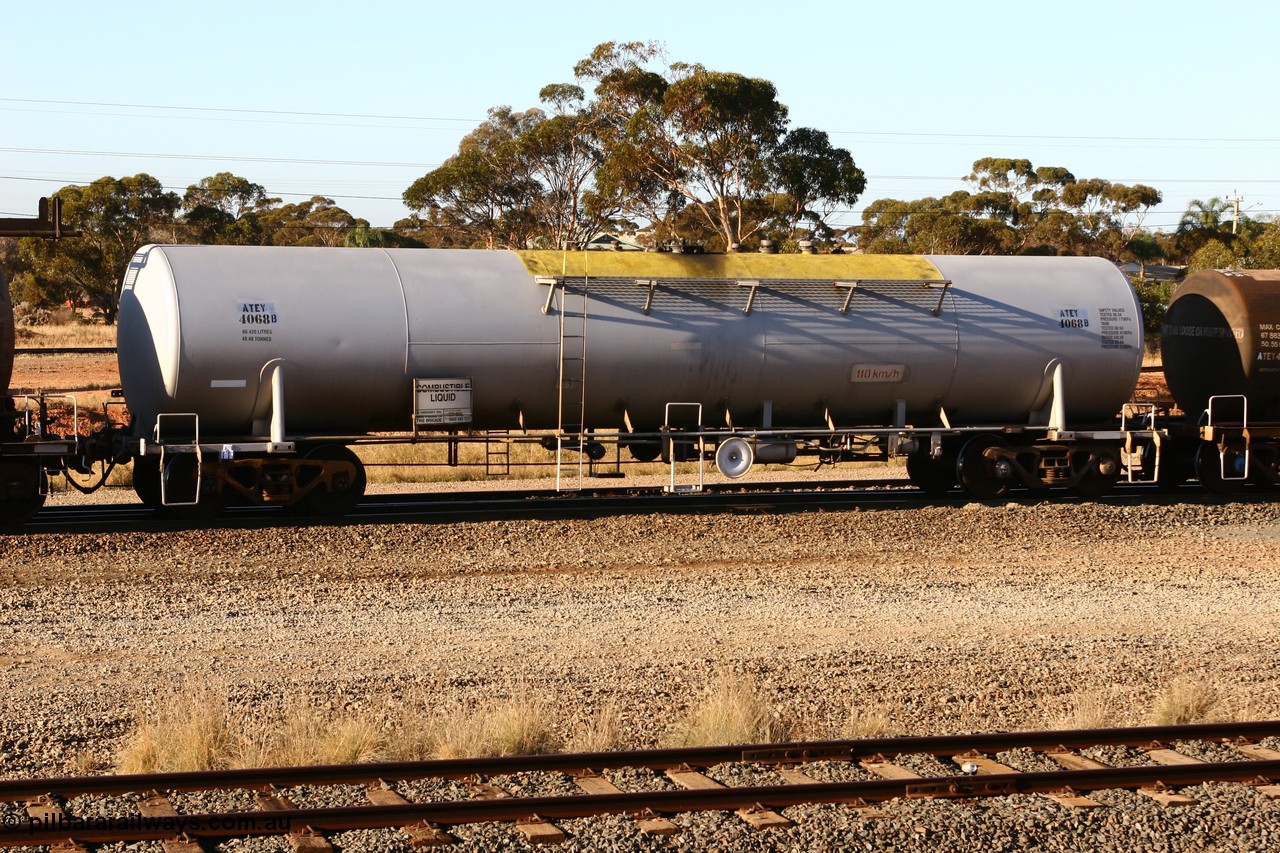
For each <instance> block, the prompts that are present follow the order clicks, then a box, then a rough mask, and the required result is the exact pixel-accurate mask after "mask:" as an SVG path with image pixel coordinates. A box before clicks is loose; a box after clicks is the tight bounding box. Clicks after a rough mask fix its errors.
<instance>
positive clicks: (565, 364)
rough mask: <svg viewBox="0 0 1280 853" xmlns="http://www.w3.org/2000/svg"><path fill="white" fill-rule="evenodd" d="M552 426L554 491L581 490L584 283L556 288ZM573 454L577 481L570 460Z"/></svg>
mask: <svg viewBox="0 0 1280 853" xmlns="http://www.w3.org/2000/svg"><path fill="white" fill-rule="evenodd" d="M558 396H559V401H558V406H557V411H558V416H557V419H556V420H557V423H556V491H568V490H572V489H581V488H582V482H583V477H584V476H585V471H586V466H587V461H586V436H585V434H586V429H585V427H584V423H583V422H584V421H585V420H586V405H587V279H586V277H585V276H584V277H583V278H582V280H581V285H580V286H579V285H578V284H577V282H574V283H573V284H571V283H570V282H569V280H568V279H565V281H564V282H563V284H562V286H561V288H560V371H559V394H558ZM575 449H576V450H577V461H576V465H577V480H576V482H574V481H573V473H574V472H573V468H574V465H573V460H566V459H565V452H566V451H570V450H575Z"/></svg>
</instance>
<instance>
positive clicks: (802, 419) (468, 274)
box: [81, 246, 1280, 514]
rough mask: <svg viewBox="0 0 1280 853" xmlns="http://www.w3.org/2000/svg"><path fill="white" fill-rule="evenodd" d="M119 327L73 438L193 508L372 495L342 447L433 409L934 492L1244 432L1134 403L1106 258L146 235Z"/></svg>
mask: <svg viewBox="0 0 1280 853" xmlns="http://www.w3.org/2000/svg"><path fill="white" fill-rule="evenodd" d="M1188 284H1189V285H1193V284H1194V281H1189V282H1188ZM1221 298H1222V297H1221V296H1214V295H1213V294H1210V295H1209V297H1208V300H1209V302H1210V303H1211V304H1216V303H1215V300H1221ZM1176 304H1177V301H1176V300H1175V307H1176ZM1237 313H1238V312H1237ZM1245 314H1246V316H1244V319H1243V320H1240V322H1246V323H1247V322H1248V321H1249V320H1250V319H1251V318H1250V317H1249V316H1247V314H1248V312H1247V311H1246V312H1245ZM1171 316H1172V314H1171ZM1232 316H1233V317H1235V316H1236V315H1232ZM1238 319H1239V318H1238V317H1237V318H1236V319H1233V320H1230V321H1229V322H1228V325H1230V323H1231V322H1236V321H1237V320H1238ZM1273 319H1274V318H1273ZM1201 322H1202V321H1201V319H1199V318H1197V319H1195V323H1196V324H1199V323H1201ZM1268 322H1270V320H1268ZM119 324H120V325H119V344H118V352H119V359H120V373H121V383H122V386H123V393H124V396H125V399H126V401H127V403H128V406H129V409H130V412H131V414H132V421H131V425H130V427H129V428H128V429H127V430H125V431H116V432H112V433H110V434H107V435H102V434H99V435H95V436H92V437H89V438H86V439H85V440H84V441H83V442H82V446H81V450H82V451H83V452H84V453H85V455H86V456H88V457H95V458H102V457H104V456H111V457H112V458H115V459H126V458H128V459H131V460H132V462H133V465H134V480H135V484H136V488H137V491H138V494H139V496H140V497H141V498H142V499H143V500H144V501H145V502H147V503H149V504H152V505H155V506H172V507H175V508H177V507H183V508H184V510H183V511H186V512H197V513H210V512H216V511H218V510H219V509H220V508H221V507H222V506H223V505H225V504H226V503H227V502H231V501H236V502H249V503H268V504H281V505H292V504H297V505H301V506H303V507H306V508H309V509H310V510H312V511H315V512H319V513H325V514H338V513H342V512H345V511H347V510H348V509H350V508H351V507H352V506H353V505H354V504H355V503H356V502H357V501H358V500H359V499H360V497H361V495H362V494H363V491H364V484H365V474H364V470H363V467H362V465H361V463H360V461H359V459H358V458H357V457H356V455H355V454H354V453H353V452H352V451H351V450H350V446H351V445H352V444H355V443H357V442H364V441H370V440H378V441H420V440H442V439H443V438H444V436H445V435H446V432H445V431H454V432H462V433H463V434H464V435H474V436H480V435H484V434H487V433H492V432H496V433H501V434H503V435H507V436H515V437H516V438H517V439H520V438H523V437H525V436H533V435H535V434H539V433H541V434H542V435H543V436H545V437H544V438H543V441H544V443H546V445H547V446H548V447H549V448H550V449H551V450H552V452H553V453H554V454H555V455H556V458H557V461H558V462H559V463H561V464H563V465H566V466H567V465H569V464H570V463H572V464H573V465H575V466H576V465H577V464H578V461H579V460H580V459H581V458H582V457H583V456H584V455H591V456H596V455H599V453H601V452H602V451H603V450H604V449H605V448H607V447H610V446H616V447H617V448H619V449H620V450H622V449H625V450H626V451H628V452H629V454H630V455H631V456H633V457H634V458H636V459H639V460H653V459H656V458H658V457H659V456H661V457H662V458H663V459H664V460H667V461H681V460H700V459H708V460H711V459H713V460H714V461H715V463H716V464H717V465H718V467H719V468H720V470H721V471H722V472H723V473H725V474H726V475H728V476H731V477H737V476H743V475H745V474H746V473H747V472H748V471H749V469H750V468H751V466H752V464H753V462H755V461H766V462H789V461H792V460H794V459H797V458H800V457H810V458H815V459H820V460H824V461H838V460H856V459H865V458H880V459H883V458H892V457H903V458H905V459H906V462H907V470H908V473H909V475H910V477H911V479H912V480H913V481H914V482H915V483H916V484H917V485H919V486H921V487H922V488H925V489H927V490H929V491H931V492H945V491H946V490H948V489H950V488H953V487H954V486H956V485H957V484H959V485H960V486H961V487H963V488H964V489H965V490H966V491H967V492H968V493H969V494H971V495H973V496H976V497H981V498H987V497H995V496H998V495H1001V494H1003V493H1004V492H1006V491H1007V490H1008V489H1009V488H1010V487H1011V486H1015V485H1024V486H1029V487H1032V488H1046V487H1049V486H1065V487H1068V488H1071V489H1073V490H1075V491H1076V492H1078V493H1081V494H1085V495H1094V494H1098V493H1100V492H1102V491H1105V490H1106V489H1107V488H1109V487H1110V486H1111V485H1112V484H1114V483H1115V482H1116V481H1117V480H1118V479H1120V478H1124V479H1126V480H1128V481H1153V480H1155V479H1157V478H1159V479H1162V480H1170V479H1172V478H1173V477H1174V475H1175V474H1176V473H1177V472H1180V471H1184V470H1185V469H1187V468H1188V467H1189V466H1190V465H1191V463H1190V462H1187V461H1185V460H1188V459H1191V458H1192V457H1194V456H1195V455H1196V453H1197V452H1199V451H1203V452H1202V453H1201V455H1202V456H1203V457H1204V458H1205V459H1206V460H1209V461H1212V458H1217V459H1218V461H1219V462H1220V463H1222V466H1225V467H1222V470H1221V471H1219V476H1216V477H1206V476H1205V475H1204V474H1203V473H1202V477H1201V478H1202V479H1204V480H1206V482H1208V483H1209V484H1210V485H1213V486H1215V487H1219V488H1223V489H1225V488H1228V487H1230V485H1231V484H1232V483H1235V482H1237V481H1238V480H1239V481H1242V480H1243V479H1244V478H1243V477H1241V478H1237V477H1236V476H1235V473H1234V469H1233V468H1232V464H1234V463H1232V462H1231V460H1233V459H1234V458H1235V454H1236V450H1237V445H1238V444H1239V443H1240V441H1244V442H1245V443H1246V444H1247V443H1248V436H1249V435H1256V434H1257V433H1256V432H1254V431H1251V430H1249V429H1247V428H1246V425H1245V424H1244V423H1243V422H1241V423H1239V424H1237V425H1236V426H1233V427H1226V426H1224V425H1225V424H1226V423H1227V420H1228V418H1227V416H1226V415H1225V414H1224V413H1225V412H1226V409H1225V408H1223V407H1224V406H1225V405H1226V404H1225V403H1224V402H1222V401H1217V402H1215V404H1214V405H1216V406H1217V407H1218V409H1217V410H1218V412H1219V415H1220V416H1219V417H1218V422H1217V423H1216V424H1215V425H1214V428H1215V429H1217V430H1218V432H1216V433H1213V434H1212V435H1210V436H1209V437H1208V438H1206V437H1202V436H1200V435H1199V434H1198V433H1197V432H1196V430H1199V429H1200V426H1199V425H1195V424H1194V420H1195V419H1194V418H1192V422H1193V424H1192V426H1185V425H1184V426H1183V427H1182V429H1181V432H1179V431H1178V430H1177V429H1174V430H1173V431H1171V429H1170V425H1169V423H1168V422H1167V421H1165V420H1160V421H1158V420H1157V412H1156V410H1155V407H1154V406H1136V405H1131V404H1129V403H1128V401H1129V399H1130V396H1131V394H1132V391H1133V389H1134V387H1135V385H1136V382H1137V378H1138V375H1139V372H1140V369H1141V360H1142V352H1143V340H1142V317H1141V314H1140V309H1139V305H1138V302H1137V300H1136V297H1135V295H1134V292H1133V290H1132V288H1131V287H1130V285H1129V283H1128V281H1127V280H1126V279H1125V278H1124V276H1123V275H1122V274H1121V273H1120V272H1119V271H1117V270H1116V268H1115V267H1114V266H1113V265H1112V264H1110V263H1108V262H1106V261H1104V260H1100V259H1094V258H1031V257H943V256H858V255H765V254H728V255H703V254H671V253H648V252H568V253H566V252H505V251H493V252H484V251H462V250H456V251H455V250H381V249H314V248H279V247H222V246H147V247H144V248H143V249H141V250H139V251H138V253H137V254H136V255H135V257H134V259H133V261H132V263H131V264H130V267H129V269H128V272H127V274H126V277H125V280H124V284H123V292H122V296H121V301H120V313H119ZM1231 328H1234V327H1231ZM1277 329H1278V330H1280V326H1277ZM1232 334H1234V332H1233V333H1232ZM1233 340H1234V338H1233ZM1260 340H1262V339H1261V338H1260ZM1265 340H1270V338H1265ZM1197 341H1199V342H1203V343H1210V342H1212V343H1213V344H1214V345H1215V346H1218V347H1219V348H1220V345H1221V341H1218V340H1215V339H1214V338H1211V337H1205V336H1199V337H1195V336H1192V337H1188V341H1187V342H1188V346H1186V347H1183V348H1182V349H1178V348H1177V347H1175V351H1176V353H1175V352H1171V353H1170V355H1171V356H1173V357H1174V362H1173V363H1171V364H1170V370H1171V371H1173V373H1171V383H1172V382H1173V375H1175V374H1176V373H1177V372H1178V371H1179V370H1182V371H1185V372H1187V373H1191V374H1194V373H1195V371H1196V370H1197V369H1203V366H1202V365H1200V364H1198V361H1197V359H1198V356H1197V352H1198V350H1197V344H1196V342H1197ZM1241 353H1242V355H1241V358H1242V359H1243V358H1244V357H1245V356H1244V354H1243V350H1241ZM1222 363H1223V362H1222V360H1221V358H1220V357H1219V358H1218V359H1217V360H1214V361H1208V360H1206V361H1205V362H1204V364H1205V365H1209V364H1212V366H1213V369H1214V370H1215V371H1220V370H1221V369H1222ZM1262 384H1263V385H1267V384H1268V380H1262ZM1237 385H1238V383H1237ZM1274 385H1275V383H1274V381H1271V386H1274ZM1201 387H1208V388H1213V387H1216V386H1214V380H1213V379H1208V380H1204V381H1202V382H1200V384H1199V385H1198V386H1197V388H1201ZM1175 390H1177V389H1176V388H1175ZM1255 390H1256V389H1251V388H1240V387H1234V386H1233V389H1232V390H1230V391H1228V392H1227V393H1228V395H1229V396H1231V398H1232V399H1235V398H1239V399H1241V400H1243V399H1245V398H1247V397H1248V396H1249V395H1250V394H1251V393H1254V391H1255ZM1273 390H1274V389H1273ZM1196 393H1199V392H1198V391H1197V392H1196ZM1197 414H1198V412H1197ZM1242 420H1243V419H1242V418H1239V417H1236V418H1234V419H1233V421H1242ZM1224 428H1225V429H1228V430H1230V429H1234V430H1235V432H1234V433H1231V436H1232V437H1231V438H1230V439H1223V438H1222V436H1223V435H1224V434H1226V433H1224V432H1223V429H1224ZM375 433H376V434H377V437H376V438H371V436H372V435H373V434H375ZM388 433H391V434H390V435H388ZM450 440H456V439H453V438H451V439H450ZM531 440H532V439H531ZM1175 446H1176V447H1178V448H1179V453H1180V454H1181V455H1182V457H1183V459H1184V461H1183V462H1180V463H1178V464H1174V463H1173V462H1172V461H1171V460H1170V459H1169V458H1168V451H1169V448H1171V447H1175ZM1206 448H1208V449H1206ZM1249 449H1250V450H1251V451H1253V452H1254V456H1253V458H1254V459H1257V460H1259V462H1261V461H1262V460H1263V458H1264V456H1265V454H1259V453H1257V452H1256V451H1257V450H1258V448H1256V447H1253V448H1249ZM1162 459H1163V460H1164V462H1163V463H1162ZM1162 464H1163V473H1162ZM1268 464H1270V463H1268ZM1202 467H1205V469H1206V470H1208V468H1210V467H1212V466H1210V465H1209V462H1208V461H1206V462H1205V463H1203V466H1202ZM1272 468H1273V469H1274V465H1272ZM578 470H579V471H581V468H580V467H579V468H578ZM1223 471H1225V472H1226V473H1225V475H1223V473H1222V472H1223ZM1244 473H1245V474H1246V475H1247V476H1254V472H1252V471H1251V470H1250V468H1249V465H1247V464H1246V466H1245V468H1244ZM1272 473H1274V471H1273V472H1272ZM1262 476H1263V478H1264V479H1272V480H1274V479H1275V477H1274V476H1268V475H1267V474H1266V473H1265V472H1264V474H1263V475H1262Z"/></svg>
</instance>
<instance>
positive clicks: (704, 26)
mask: <svg viewBox="0 0 1280 853" xmlns="http://www.w3.org/2000/svg"><path fill="white" fill-rule="evenodd" d="M0 10H2V14H3V17H2V18H0V128H3V133H2V134H0V216H27V215H34V214H35V208H36V199H37V198H38V197H39V196H41V195H47V194H48V193H50V192H52V191H54V190H56V189H58V188H59V187H61V186H64V185H66V184H70V183H87V182H89V181H92V180H94V179H96V178H99V177H102V176H103V175H112V176H117V177H118V176H122V175H132V174H136V173H138V172H148V173H150V174H152V175H154V176H155V177H157V178H159V179H160V180H161V181H162V182H163V183H164V184H165V185H166V186H167V187H169V188H171V189H173V190H175V191H177V192H178V193H181V192H183V191H184V190H185V188H186V187H187V186H188V185H190V184H192V183H195V182H197V181H198V180H199V179H200V178H202V177H205V176H208V175H212V174H214V173H216V172H219V171H230V172H234V173H236V174H238V175H242V176H244V177H246V178H248V179H250V180H252V181H254V182H256V183H259V184H262V185H263V186H264V187H265V188H266V189H267V191H268V192H269V193H270V194H271V195H274V196H279V197H281V198H283V199H284V200H285V201H298V200H302V199H305V198H307V197H309V196H310V195H312V194H320V195H325V196H329V197H332V198H334V199H335V200H336V201H337V202H338V203H339V204H340V205H341V206H343V207H344V208H346V209H347V210H349V211H351V212H352V213H353V214H355V215H356V216H360V217H364V218H366V219H368V220H369V221H370V222H371V223H372V224H374V225H382V226H387V225H390V224H391V223H392V222H394V221H395V220H396V219H399V218H401V217H403V216H405V215H407V214H408V212H409V211H408V210H407V209H406V208H405V207H404V205H403V204H402V203H401V201H400V196H401V193H403V191H404V190H405V188H406V187H408V186H409V184H410V183H412V182H413V181H414V180H415V179H416V178H418V177H420V176H421V175H423V174H425V173H426V172H427V171H429V170H430V169H431V168H433V167H434V166H435V165H438V164H439V163H440V162H441V161H443V160H444V159H445V158H446V157H448V156H450V155H451V154H452V153H454V152H455V151H456V150H457V144H458V141H459V139H461V137H462V136H463V135H464V134H465V133H467V132H468V131H469V130H471V129H472V128H473V127H474V126H475V125H476V123H477V122H479V121H481V120H483V119H484V117H485V114H486V111H487V110H488V108H489V107H491V106H495V105H499V104H508V105H511V106H512V107H515V108H517V109H525V108H528V107H530V106H535V105H537V93H538V90H539V89H540V88H541V87H542V86H543V85H544V84H546V83H553V82H569V81H571V79H572V69H573V65H574V64H575V63H576V62H577V61H578V60H579V59H581V58H582V57H584V56H586V55H587V53H588V52H590V50H591V49H592V48H593V47H594V46H595V45H596V44H598V43H600V42H603V41H609V40H617V41H630V40H641V41H647V40H659V41H662V42H664V43H665V44H666V46H667V51H668V55H669V58H670V59H672V60H683V61H690V62H700V63H702V64H704V65H706V66H708V67H710V68H714V69H718V70H725V71H735V72H739V73H743V74H748V75H751V76H757V77H764V78H767V79H769V80H772V81H773V82H774V84H775V85H776V86H777V89H778V93H779V98H780V100H781V101H782V102H783V103H785V104H787V105H788V106H789V107H790V110H791V120H792V124H793V126H804V125H807V126H812V127H816V128H819V129H821V130H825V131H827V132H828V133H830V134H831V138H832V141H833V143H834V144H836V145H839V146H842V147H845V148H848V149H849V150H850V151H851V152H852V154H853V157H854V160H855V161H856V162H857V163H858V165H859V166H860V167H861V168H862V169H863V170H864V171H865V172H866V173H867V175H868V186H867V192H866V194H865V195H864V197H863V199H862V200H861V201H860V202H859V204H858V205H857V207H856V209H855V210H854V211H853V212H851V213H849V214H847V215H845V216H844V224H852V223H854V222H856V221H858V219H859V213H860V210H861V208H862V207H864V206H865V205H866V204H867V203H868V202H870V201H872V200H874V199H876V198H882V197H894V198H904V199H913V198H921V197H924V196H928V195H942V194H946V193H948V192H951V191H953V190H956V189H962V188H964V184H963V183H962V182H961V181H960V178H961V177H962V176H964V175H965V174H967V173H968V172H969V169H970V166H971V164H972V163H973V161H974V160H976V159H977V158H979V157H984V156H1002V157H1005V156H1007V157H1026V158H1028V159H1030V160H1031V161H1032V162H1033V163H1034V164H1035V165H1037V166H1041V165H1045V166H1050V165H1051V166H1064V167H1066V168H1068V169H1070V170H1071V171H1072V172H1073V173H1074V174H1075V175H1076V176H1077V177H1080V178H1085V177H1099V178H1105V179H1107V180H1111V181H1117V182H1122V183H1134V182H1143V183H1147V184H1151V185H1152V186H1155V187H1156V188H1157V189H1159V190H1160V191H1161V192H1162V193H1163V194H1164V199H1165V202H1164V204H1163V205H1162V206H1161V208H1160V209H1159V210H1158V211H1156V212H1154V213H1153V214H1151V215H1150V216H1149V217H1148V220H1147V224H1148V225H1149V226H1154V227H1164V228H1169V227H1172V226H1173V225H1175V224H1176V223H1177V220H1178V217H1179V215H1180V213H1181V212H1182V210H1184V209H1185V207H1186V205H1187V202H1188V201H1189V200H1190V199H1193V198H1208V197H1210V196H1220V197H1227V196H1231V195H1239V196H1242V197H1243V198H1244V202H1243V207H1244V208H1245V209H1246V210H1247V212H1248V213H1250V214H1251V215H1261V214H1280V156H1278V155H1280V110H1277V103H1276V102H1277V97H1276V95H1275V91H1274V87H1275V80H1276V76H1277V72H1278V71H1280V65H1278V64H1277V60H1276V43H1277V36H1280V27H1278V26H1277V25H1278V24H1280V5H1277V4H1276V3H1275V2H1274V0H1272V2H1251V0H1237V2H1233V3H1221V4H1211V3H1205V2H1184V1H1183V0H1171V2H1160V3H1158V2H1125V0H1111V1H1110V2H1096V0H1073V2H1059V3H1047V2H1033V0H1019V1H1018V2H995V1H994V0H993V2H985V0H974V2H960V0H951V2H945V1H944V0H937V2H926V0H918V2H911V0H898V2H886V0H880V2H860V0H850V2H843V3H822V2H815V3H808V4H795V3H791V4H788V3H762V2H754V0H743V1H742V2H737V3H727V2H696V0H693V2H690V0H684V2H667V0H649V2H643V3H635V4H600V3H590V4H588V3H578V4H567V3H559V2H555V0H544V2H541V3H536V2H527V0H525V1H524V2H511V0H490V2H474V3H467V2H454V3H425V2H396V1H395V0H391V2H381V3H365V4H361V3H353V2H343V3H334V2H310V3H294V2H271V0H257V2H241V0H220V2H217V3H187V2H172V0H170V2H166V3H158V2H129V1H128V0H117V2H113V3H103V2H83V0H64V2H58V3H54V4H43V5H41V4H36V3H33V2H31V0H0ZM55 10H56V11H55ZM70 102H79V103H70ZM177 108H186V109H177Z"/></svg>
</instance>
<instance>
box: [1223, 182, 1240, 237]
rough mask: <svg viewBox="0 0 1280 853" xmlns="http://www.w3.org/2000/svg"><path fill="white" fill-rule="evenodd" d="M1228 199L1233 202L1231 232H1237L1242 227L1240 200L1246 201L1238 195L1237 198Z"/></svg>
mask: <svg viewBox="0 0 1280 853" xmlns="http://www.w3.org/2000/svg"><path fill="white" fill-rule="evenodd" d="M1233 192H1237V193H1238V192H1240V191H1239V190H1233ZM1227 201H1229V202H1231V210H1232V213H1231V233H1232V234H1235V233H1237V232H1238V231H1239V229H1240V202H1242V201H1244V199H1243V198H1242V197H1240V196H1238V195H1237V196H1236V197H1235V198H1229V199H1227Z"/></svg>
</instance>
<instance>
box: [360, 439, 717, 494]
mask: <svg viewBox="0 0 1280 853" xmlns="http://www.w3.org/2000/svg"><path fill="white" fill-rule="evenodd" d="M475 439H476V440H471V441H463V442H460V443H459V445H458V463H459V464H458V465H457V466H456V467H455V466H450V465H448V464H447V462H448V447H447V445H446V444H445V443H444V442H434V441H433V442H423V443H419V444H405V443H396V444H359V445H354V446H353V447H352V450H354V451H355V452H356V455H357V456H359V457H360V459H361V461H362V462H364V464H365V465H366V473H367V474H368V477H369V482H371V483H441V482H459V481H462V482H467V481H473V480H496V479H503V480H535V479H544V478H549V477H555V475H556V455H555V452H554V451H549V450H546V449H545V448H543V447H542V446H541V445H540V444H539V443H538V442H537V441H519V442H512V443H510V445H509V468H508V465H507V463H506V462H503V461H502V458H501V457H498V458H495V459H492V460H490V459H489V458H488V453H487V452H486V447H485V443H484V441H483V440H482V438H481V437H480V436H476V437H475ZM491 448H492V449H493V450H494V452H497V450H496V442H495V444H494V445H491ZM613 458H614V457H613V455H612V449H610V454H609V456H608V458H607V460H603V461H602V462H601V463H600V464H599V465H598V466H597V470H600V471H613V470H616V469H615V466H614V465H613V464H612V461H613ZM627 459H628V455H627V453H626V452H625V451H624V452H623V454H622V463H623V464H622V470H623V471H625V472H626V474H627V475H628V476H641V475H650V474H657V475H662V474H667V473H670V471H671V468H670V466H668V465H663V464H662V463H661V462H653V463H644V464H641V463H636V462H628V461H627ZM565 461H566V464H565V466H564V468H563V469H562V471H561V476H564V477H571V478H573V479H575V480H576V479H577V476H578V456H577V454H575V453H572V452H570V453H566V454H565ZM707 470H708V471H710V470H711V467H710V465H708V467H707ZM677 471H678V472H680V473H681V475H682V476H687V475H691V474H696V473H697V466H696V465H686V464H681V465H678V466H677ZM589 475H590V471H589V469H587V468H586V467H584V469H583V476H584V477H585V476H589Z"/></svg>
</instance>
